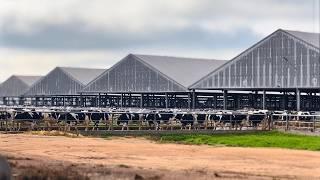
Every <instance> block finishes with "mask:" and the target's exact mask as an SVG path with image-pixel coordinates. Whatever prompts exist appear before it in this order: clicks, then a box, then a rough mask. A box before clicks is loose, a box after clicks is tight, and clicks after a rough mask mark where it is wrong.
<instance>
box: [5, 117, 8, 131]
mask: <svg viewBox="0 0 320 180" xmlns="http://www.w3.org/2000/svg"><path fill="white" fill-rule="evenodd" d="M5 121H6V134H7V131H8V112H6V118H5Z"/></svg>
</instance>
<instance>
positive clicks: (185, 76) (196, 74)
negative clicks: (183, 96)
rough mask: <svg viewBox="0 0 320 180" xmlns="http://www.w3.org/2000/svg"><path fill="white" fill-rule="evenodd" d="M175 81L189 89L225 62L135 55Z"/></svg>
mask: <svg viewBox="0 0 320 180" xmlns="http://www.w3.org/2000/svg"><path fill="white" fill-rule="evenodd" d="M133 56H135V57H137V58H139V59H140V60H142V61H143V62H145V63H147V64H148V65H150V66H152V67H153V68H155V69H156V70H158V71H160V72H161V73H163V74H164V75H166V76H168V77H170V78H171V79H173V80H174V81H176V82H178V83H179V84H181V85H183V86H184V87H189V86H190V85H192V84H193V83H195V82H196V81H198V80H199V79H200V78H202V77H203V76H205V75H207V74H208V73H209V72H211V71H213V70H215V69H216V68H218V67H220V66H221V65H223V64H225V63H226V62H227V61H225V60H213V59H200V58H184V57H170V56H155V55H141V54H133Z"/></svg>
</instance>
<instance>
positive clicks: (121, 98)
mask: <svg viewBox="0 0 320 180" xmlns="http://www.w3.org/2000/svg"><path fill="white" fill-rule="evenodd" d="M120 107H121V108H122V107H123V94H122V93H121V96H120Z"/></svg>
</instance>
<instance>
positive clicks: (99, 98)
mask: <svg viewBox="0 0 320 180" xmlns="http://www.w3.org/2000/svg"><path fill="white" fill-rule="evenodd" d="M98 107H101V94H100V93H99V94H98Z"/></svg>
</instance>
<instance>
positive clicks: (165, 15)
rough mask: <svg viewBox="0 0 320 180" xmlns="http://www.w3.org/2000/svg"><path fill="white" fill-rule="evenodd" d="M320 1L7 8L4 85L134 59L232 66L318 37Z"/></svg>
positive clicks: (102, 2) (0, 15)
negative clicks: (265, 45) (279, 40)
mask: <svg viewBox="0 0 320 180" xmlns="http://www.w3.org/2000/svg"><path fill="white" fill-rule="evenodd" d="M318 22H319V0H0V62H1V64H0V69H1V70H0V82H1V81H4V80H5V79H6V78H8V77H9V76H10V75H12V74H22V75H23V74H32V75H37V74H40V75H45V74H46V73H47V72H49V71H50V70H51V69H53V68H54V67H55V66H79V67H95V68H108V67H110V66H111V65H113V64H114V63H115V62H117V61H119V60H120V59H122V58H123V57H125V56H126V55H127V54H128V53H139V54H155V55H172V56H183V57H199V58H210V59H231V58H233V57H235V56H236V55H237V54H239V53H240V52H241V51H243V50H245V49H246V48H248V47H249V46H251V45H253V44H254V43H255V42H257V41H259V40H261V39H262V38H263V37H265V36H266V35H268V34H270V33H272V32H273V31H275V30H277V29H279V28H281V29H290V30H300V31H309V32H319V23H318Z"/></svg>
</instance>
